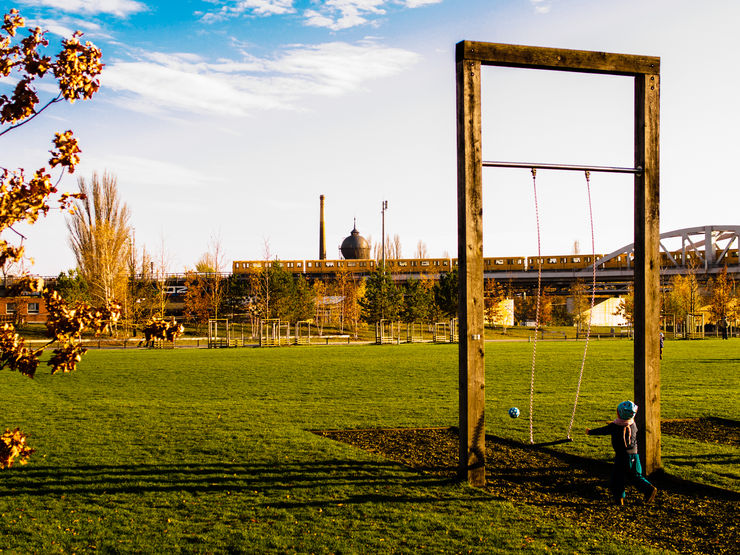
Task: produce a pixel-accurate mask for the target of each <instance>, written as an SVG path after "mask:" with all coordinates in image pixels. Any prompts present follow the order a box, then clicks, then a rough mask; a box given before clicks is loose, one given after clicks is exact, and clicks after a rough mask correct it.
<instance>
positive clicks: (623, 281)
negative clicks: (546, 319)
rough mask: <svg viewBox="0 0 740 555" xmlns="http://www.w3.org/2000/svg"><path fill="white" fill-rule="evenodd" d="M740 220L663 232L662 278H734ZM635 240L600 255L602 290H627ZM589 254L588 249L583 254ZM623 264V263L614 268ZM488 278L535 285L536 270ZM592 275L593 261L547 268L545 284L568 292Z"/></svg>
mask: <svg viewBox="0 0 740 555" xmlns="http://www.w3.org/2000/svg"><path fill="white" fill-rule="evenodd" d="M738 237H740V225H725V226H719V225H707V226H701V227H687V228H683V229H676V230H674V231H667V232H665V233H661V234H660V260H661V266H660V278H661V284H666V283H667V282H668V281H669V280H670V278H671V277H672V276H674V275H676V274H680V275H687V274H689V273H691V274H694V275H695V276H696V277H697V279H698V280H699V281H700V282H706V281H707V280H708V279H709V278H711V277H714V276H716V275H717V274H719V273H720V272H721V271H722V269H723V268H725V267H727V272H728V274H730V275H733V276H734V277H736V276H738V275H740V259H739V258H738V250H739V243H740V239H739V238H738ZM634 250H635V245H634V243H630V244H629V245H625V246H624V247H621V248H619V249H617V250H615V251H613V252H611V253H609V254H607V255H605V256H602V257H601V258H599V259H597V260H596V291H597V294H604V295H615V294H621V293H626V292H627V290H628V287H629V284H630V283H631V282H632V281H633V279H634V267H633V265H632V260H633V259H634ZM582 254H584V253H582ZM615 266H619V267H615ZM484 277H485V278H491V279H495V280H497V281H508V282H510V283H511V284H512V285H513V286H515V287H522V288H524V287H532V286H534V287H536V285H537V270H536V269H530V270H527V271H515V272H485V273H484ZM592 279H593V268H592V266H591V265H589V266H588V267H585V268H582V269H576V270H550V271H546V270H544V269H543V271H542V284H543V287H549V288H551V289H552V290H554V291H555V292H566V291H567V290H568V289H569V288H570V287H571V286H572V285H573V283H574V282H576V281H581V282H583V283H585V284H586V285H587V286H588V285H590V283H591V281H592Z"/></svg>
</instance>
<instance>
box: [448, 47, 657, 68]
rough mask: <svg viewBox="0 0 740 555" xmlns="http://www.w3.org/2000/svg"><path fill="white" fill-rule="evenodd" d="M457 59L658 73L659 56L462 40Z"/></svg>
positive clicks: (491, 63) (534, 65)
mask: <svg viewBox="0 0 740 555" xmlns="http://www.w3.org/2000/svg"><path fill="white" fill-rule="evenodd" d="M456 59H457V61H458V62H459V61H461V60H475V61H478V62H480V63H481V64H483V65H489V66H501V67H520V68H528V69H550V70H557V71H577V72H580V73H606V74H612V75H639V74H653V75H656V74H659V73H660V58H657V57H653V56H636V55H632V54H614V53H610V52H592V51H586V50H568V49H563V48H543V47H538V46H523V45H516V44H499V43H492V42H474V41H461V42H459V43H457V48H456Z"/></svg>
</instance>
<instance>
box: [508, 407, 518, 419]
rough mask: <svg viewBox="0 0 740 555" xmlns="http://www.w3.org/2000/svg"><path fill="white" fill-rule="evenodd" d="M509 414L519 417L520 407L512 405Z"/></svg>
mask: <svg viewBox="0 0 740 555" xmlns="http://www.w3.org/2000/svg"><path fill="white" fill-rule="evenodd" d="M509 416H511V417H512V418H519V409H518V408H516V407H511V408H510V409H509Z"/></svg>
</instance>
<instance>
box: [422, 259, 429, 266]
mask: <svg viewBox="0 0 740 555" xmlns="http://www.w3.org/2000/svg"><path fill="white" fill-rule="evenodd" d="M421 265H422V266H429V261H428V260H422V261H421Z"/></svg>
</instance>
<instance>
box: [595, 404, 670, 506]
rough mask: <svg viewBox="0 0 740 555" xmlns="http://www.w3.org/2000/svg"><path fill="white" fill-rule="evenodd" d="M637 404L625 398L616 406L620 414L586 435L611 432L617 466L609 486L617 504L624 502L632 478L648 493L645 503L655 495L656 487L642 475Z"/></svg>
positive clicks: (601, 434)
mask: <svg viewBox="0 0 740 555" xmlns="http://www.w3.org/2000/svg"><path fill="white" fill-rule="evenodd" d="M635 414H637V405H636V404H634V403H633V402H632V401H624V402H623V403H619V405H618V406H617V418H616V419H615V420H614V421H613V422H609V424H607V425H606V426H603V427H601V428H596V429H594V430H589V429H588V428H586V434H587V435H594V436H605V435H611V436H612V447H613V448H614V467H613V469H612V478H611V482H610V483H609V489H610V491H611V494H612V496H613V498H614V502H615V503H616V504H617V505H624V495H625V494H624V488H625V485H626V482H627V479H629V480H630V481H631V482H632V483H633V484H634V485H635V487H637V489H638V490H640V492H641V493H642V494H643V495H644V496H645V503H650V502H652V501H653V500H654V499H655V495H656V493H657V492H658V490H657V488H656V487H655V486H653V485H652V484H651V483H650V482H648V481H647V480H646V479H645V477H644V476H643V475H642V466H640V456H639V455H638V454H637V425H636V424H635Z"/></svg>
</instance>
